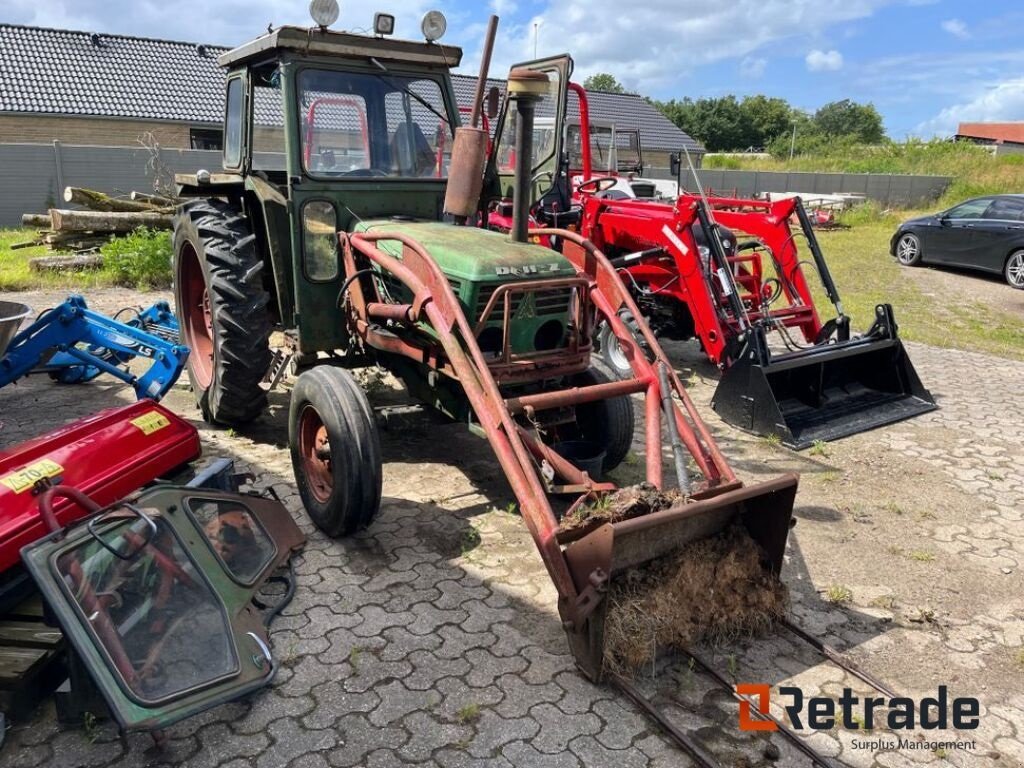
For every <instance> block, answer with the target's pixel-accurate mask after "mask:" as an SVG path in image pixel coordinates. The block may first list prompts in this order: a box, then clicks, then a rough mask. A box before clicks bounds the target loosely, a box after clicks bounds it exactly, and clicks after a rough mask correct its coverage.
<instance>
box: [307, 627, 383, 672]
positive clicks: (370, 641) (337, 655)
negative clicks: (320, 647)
mask: <svg viewBox="0 0 1024 768" xmlns="http://www.w3.org/2000/svg"><path fill="white" fill-rule="evenodd" d="M327 641H328V645H327V650H325V651H324V652H323V653H321V654H319V655H318V656H317V660H318V661H319V662H320V663H321V664H340V663H343V662H347V661H348V658H349V656H350V655H351V653H352V651H353V649H356V648H358V649H359V651H360V652H363V653H365V652H366V651H379V650H380V649H381V648H383V647H384V644H385V640H384V638H383V637H382V636H377V637H369V636H358V635H355V634H353V633H352V630H350V629H345V628H344V627H339V628H338V629H332V630H329V631H328V632H327Z"/></svg>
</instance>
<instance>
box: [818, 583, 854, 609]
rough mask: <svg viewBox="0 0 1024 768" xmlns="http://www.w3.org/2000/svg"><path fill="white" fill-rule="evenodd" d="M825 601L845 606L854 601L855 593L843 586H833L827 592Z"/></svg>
mask: <svg viewBox="0 0 1024 768" xmlns="http://www.w3.org/2000/svg"><path fill="white" fill-rule="evenodd" d="M825 599H826V600H828V601H829V602H830V603H832V604H833V605H843V604H844V603H849V602H850V601H852V600H853V591H852V590H851V589H850V588H849V587H845V586H843V585H842V584H832V585H830V586H829V587H828V588H827V589H826V590H825Z"/></svg>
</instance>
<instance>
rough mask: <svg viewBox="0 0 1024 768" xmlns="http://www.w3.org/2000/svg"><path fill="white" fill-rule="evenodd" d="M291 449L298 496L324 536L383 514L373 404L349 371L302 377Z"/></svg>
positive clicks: (317, 371)
mask: <svg viewBox="0 0 1024 768" xmlns="http://www.w3.org/2000/svg"><path fill="white" fill-rule="evenodd" d="M288 444H289V447H290V449H291V455H292V468H293V470H294V472H295V483H296V485H297V486H298V488H299V496H300V497H301V498H302V503H303V505H304V506H305V508H306V512H307V513H309V517H310V519H312V521H313V522H314V523H316V525H317V527H318V528H320V530H322V531H323V532H324V533H326V534H327V535H328V536H331V537H335V538H336V537H339V536H348V535H350V534H353V533H355V532H356V531H357V530H359V529H360V528H364V527H366V526H367V525H369V524H370V522H371V521H372V520H373V518H374V517H375V516H376V514H377V511H378V510H379V509H380V496H381V482H382V467H381V453H380V438H379V437H378V435H377V426H376V424H375V422H374V420H373V411H372V410H371V409H370V403H369V401H367V399H366V395H365V394H363V391H362V389H360V388H359V385H358V384H356V382H355V379H353V378H352V376H351V375H350V374H349V373H348V372H347V371H344V370H342V369H340V368H332V367H330V366H318V367H316V368H312V369H310V370H308V371H306V372H304V373H303V374H302V375H300V376H299V378H298V380H297V381H296V382H295V388H294V389H293V390H292V400H291V408H290V410H289V414H288Z"/></svg>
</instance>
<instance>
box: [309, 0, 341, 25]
mask: <svg viewBox="0 0 1024 768" xmlns="http://www.w3.org/2000/svg"><path fill="white" fill-rule="evenodd" d="M340 12H341V11H340V9H339V8H338V0H311V2H310V4H309V15H310V16H312V17H313V21H314V22H315V23H316V24H317V25H318V26H319V27H321V28H323V29H326V28H327V27H329V26H331V24H333V23H334V22H336V21H337V20H338V14H339V13H340Z"/></svg>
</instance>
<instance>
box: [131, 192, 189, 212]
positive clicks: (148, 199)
mask: <svg viewBox="0 0 1024 768" xmlns="http://www.w3.org/2000/svg"><path fill="white" fill-rule="evenodd" d="M129 197H130V198H131V199H132V200H134V201H135V202H137V203H145V204H146V205H152V206H153V207H155V208H173V207H174V206H175V205H177V204H178V201H177V200H172V199H171V198H169V197H164V196H163V195H150V194H148V193H146V192H132V193H131V194H130V195H129Z"/></svg>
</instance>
